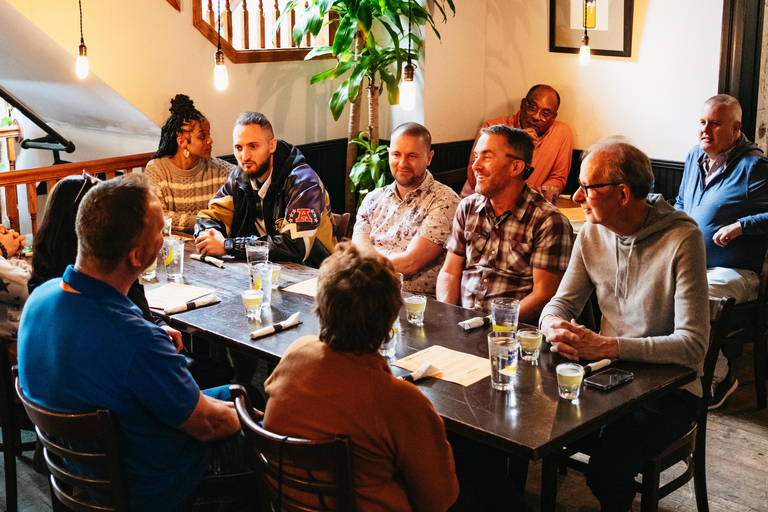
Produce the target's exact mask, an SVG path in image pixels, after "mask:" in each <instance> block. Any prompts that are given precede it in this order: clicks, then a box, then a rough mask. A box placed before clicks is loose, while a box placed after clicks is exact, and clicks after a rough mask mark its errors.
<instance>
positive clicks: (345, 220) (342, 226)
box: [332, 212, 349, 240]
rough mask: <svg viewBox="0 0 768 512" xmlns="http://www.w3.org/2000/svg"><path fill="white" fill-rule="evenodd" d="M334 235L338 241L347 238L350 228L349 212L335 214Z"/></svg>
mask: <svg viewBox="0 0 768 512" xmlns="http://www.w3.org/2000/svg"><path fill="white" fill-rule="evenodd" d="M332 215H333V225H334V230H333V234H334V235H335V236H336V239H337V240H341V239H342V238H344V237H346V236H347V229H348V228H349V212H347V213H333V214H332Z"/></svg>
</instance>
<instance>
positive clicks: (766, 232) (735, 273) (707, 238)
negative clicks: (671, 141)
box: [675, 94, 768, 409]
mask: <svg viewBox="0 0 768 512" xmlns="http://www.w3.org/2000/svg"><path fill="white" fill-rule="evenodd" d="M675 208H677V209H678V210H682V211H684V212H685V213H687V214H688V215H690V216H691V217H692V218H693V220H695V221H696V222H697V223H698V224H699V229H701V231H702V233H703V234H704V243H705V245H706V248H707V281H708V283H709V296H710V297H714V298H720V297H723V296H725V295H727V296H729V297H733V298H734V299H736V303H737V304H739V303H742V302H749V301H751V300H755V299H757V288H758V285H759V284H760V276H759V272H760V269H761V267H762V265H763V258H764V255H765V251H766V248H767V247H768V160H767V159H766V158H765V155H763V152H762V151H761V150H760V148H758V147H757V146H756V145H755V144H753V143H752V142H750V141H749V140H748V139H747V137H746V136H745V135H744V134H743V133H742V132H741V105H739V101H738V100H737V99H736V98H734V97H733V96H728V95H727V94H718V95H717V96H713V97H711V98H709V99H708V100H707V101H706V102H705V103H704V107H703V108H702V110H701V118H700V127H699V145H698V146H696V147H694V148H693V149H692V150H691V152H690V153H689V154H688V158H687V159H686V161H685V172H684V173H683V180H682V183H681V184H680V192H679V194H678V196H677V201H676V203H675ZM745 321H749V320H748V319H745ZM734 349H736V350H734ZM726 355H727V356H728V359H734V358H735V357H737V356H738V355H739V346H738V345H733V344H728V345H726ZM713 385H714V388H713V398H712V403H711V405H710V407H709V408H710V409H715V408H717V407H720V406H721V405H722V404H723V402H724V401H725V399H726V398H727V397H728V395H730V394H731V393H733V391H734V390H735V389H736V387H737V386H738V385H739V381H738V380H736V378H735V377H734V376H733V374H732V373H731V371H730V370H729V368H728V361H727V360H726V358H725V357H723V354H722V353H721V354H720V357H719V358H718V360H717V368H716V369H715V376H714V382H713Z"/></svg>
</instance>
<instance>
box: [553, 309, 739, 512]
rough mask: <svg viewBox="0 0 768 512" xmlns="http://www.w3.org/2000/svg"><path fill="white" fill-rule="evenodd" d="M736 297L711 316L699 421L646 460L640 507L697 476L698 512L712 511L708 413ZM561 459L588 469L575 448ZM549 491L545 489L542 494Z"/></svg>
mask: <svg viewBox="0 0 768 512" xmlns="http://www.w3.org/2000/svg"><path fill="white" fill-rule="evenodd" d="M733 305H734V300H733V299H732V298H728V297H723V298H722V299H721V300H720V302H719V304H718V306H717V311H716V313H715V315H714V316H713V318H712V319H711V326H712V328H711V332H710V342H709V349H708V350H707V354H706V357H705V359H704V375H703V377H702V378H701V385H702V387H703V396H702V398H701V404H700V405H699V410H698V413H697V418H696V424H694V425H693V427H692V428H691V430H689V431H688V432H686V433H685V434H683V435H682V436H681V437H680V438H679V439H677V440H676V441H675V442H673V443H672V444H670V445H669V446H667V447H665V448H664V449H663V450H661V451H660V452H659V453H657V454H656V455H655V456H654V457H653V458H652V459H651V460H650V461H648V462H647V463H646V465H645V466H644V467H643V470H642V472H641V475H642V482H641V483H640V485H639V489H638V492H639V493H640V495H641V501H640V510H641V511H642V512H656V511H657V510H658V509H659V500H661V499H662V498H664V497H665V496H667V495H669V494H670V493H671V492H673V491H675V490H677V489H679V488H680V487H682V486H683V485H685V484H686V483H687V482H689V481H690V480H691V478H693V482H694V487H695V490H696V507H697V509H698V512H708V511H709V503H708V500H707V477H706V465H705V458H706V441H707V412H708V406H709V402H710V400H711V398H712V396H711V390H712V376H713V375H714V373H715V365H716V364H717V355H718V353H719V352H720V349H721V348H722V344H723V341H724V339H725V336H726V331H727V324H728V320H729V318H730V315H731V313H732V310H733ZM562 455H563V456H562V458H561V459H560V461H561V462H562V463H563V464H564V465H565V466H567V467H570V468H573V469H576V470H578V471H582V472H584V471H585V470H586V468H587V464H586V463H585V462H583V458H579V459H577V458H574V457H573V455H575V452H574V450H569V449H567V448H566V449H565V450H564V452H563V454H562ZM679 462H683V463H685V471H684V472H683V473H682V474H680V475H679V476H677V477H675V478H674V479H673V480H671V481H669V482H667V483H666V484H664V485H663V486H660V485H659V483H660V475H661V473H662V472H663V471H665V470H667V469H669V468H671V467H672V466H674V465H675V464H678V463H679ZM543 487H544V486H543ZM546 487H547V492H556V483H554V486H553V483H552V482H549V483H548V484H547V485H546ZM544 492H545V490H544V489H543V488H542V493H544Z"/></svg>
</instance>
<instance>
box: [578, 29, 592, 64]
mask: <svg viewBox="0 0 768 512" xmlns="http://www.w3.org/2000/svg"><path fill="white" fill-rule="evenodd" d="M590 54H591V52H590V50H589V36H588V35H586V34H584V37H582V38H581V49H580V50H579V62H581V64H582V65H585V66H586V65H587V64H589V58H590Z"/></svg>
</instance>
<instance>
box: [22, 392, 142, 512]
mask: <svg viewBox="0 0 768 512" xmlns="http://www.w3.org/2000/svg"><path fill="white" fill-rule="evenodd" d="M16 391H17V393H18V394H19V397H20V398H21V401H22V403H23V404H24V409H25V410H26V411H27V414H28V415H29V418H30V419H31V420H32V423H34V425H35V430H36V431H37V437H38V439H39V440H40V442H41V443H42V444H43V447H44V449H45V463H46V465H47V466H48V469H49V471H50V472H51V477H50V484H51V494H52V497H55V498H56V499H57V500H58V501H59V502H60V503H61V504H63V505H64V506H65V507H67V508H68V509H70V510H77V511H92V510H94V511H95V510H99V511H115V512H123V511H125V512H127V511H129V510H130V500H129V495H128V485H127V482H126V478H125V459H124V455H123V449H122V439H121V436H120V431H119V428H118V425H117V418H116V417H115V415H114V413H112V412H111V411H108V410H106V409H99V410H97V411H95V412H91V413H84V414H67V413H58V412H53V411H49V410H47V409H45V408H43V407H40V406H38V405H36V404H34V403H32V402H31V401H30V400H29V398H28V397H27V396H26V395H25V393H24V390H22V389H21V384H20V383H19V379H18V378H17V379H16Z"/></svg>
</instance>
